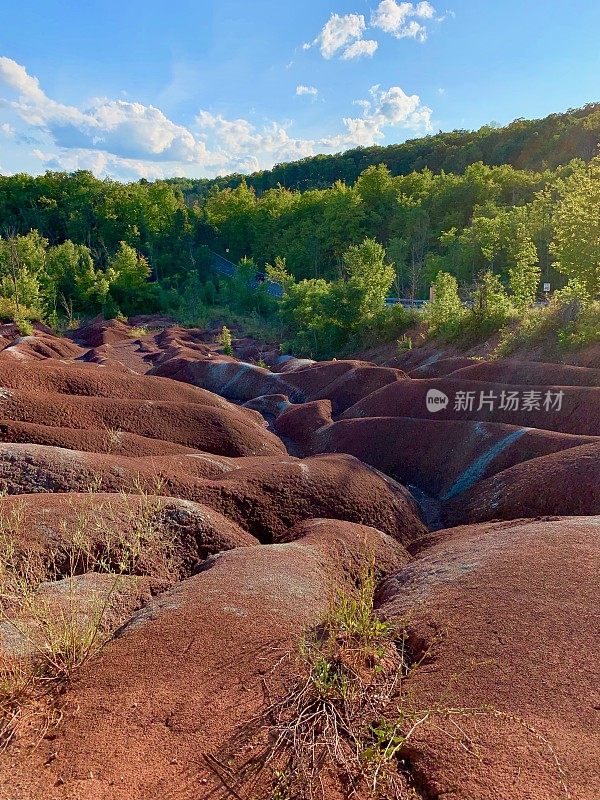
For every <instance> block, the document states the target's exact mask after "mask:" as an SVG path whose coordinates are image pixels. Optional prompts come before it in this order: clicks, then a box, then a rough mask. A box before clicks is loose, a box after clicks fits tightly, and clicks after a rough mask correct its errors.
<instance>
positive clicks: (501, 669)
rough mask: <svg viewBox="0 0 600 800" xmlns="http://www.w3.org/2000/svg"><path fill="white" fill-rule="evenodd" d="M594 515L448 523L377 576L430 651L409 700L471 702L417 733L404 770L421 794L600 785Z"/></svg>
mask: <svg viewBox="0 0 600 800" xmlns="http://www.w3.org/2000/svg"><path fill="white" fill-rule="evenodd" d="M599 525H600V517H591V518H587V519H585V518H575V519H557V520H554V521H550V520H548V521H530V520H522V521H519V522H516V523H514V524H506V523H504V524H496V525H481V526H471V527H467V528H460V529H456V530H452V531H447V532H440V533H439V534H437V535H435V537H433V539H432V542H433V546H431V547H429V548H427V549H425V550H424V552H422V554H421V556H420V558H418V559H417V560H416V561H415V562H413V563H411V564H409V565H408V566H407V567H405V568H404V569H402V570H401V571H400V572H399V573H398V574H397V575H396V576H394V577H393V578H390V579H389V580H388V581H387V582H386V583H385V584H384V585H383V587H382V589H381V590H380V593H379V596H380V612H381V613H382V614H383V615H384V616H386V617H388V618H392V619H397V620H399V621H403V620H405V619H406V616H407V614H408V618H409V620H410V622H409V625H410V639H409V641H410V642H411V643H412V646H413V647H414V649H415V654H416V656H417V657H418V654H420V653H423V652H425V651H426V650H427V651H428V655H427V658H426V660H425V661H424V663H422V664H421V666H420V667H418V668H417V669H416V670H415V671H414V673H413V674H412V676H411V677H410V678H409V679H408V682H407V686H406V691H407V693H408V694H409V696H410V698H411V700H410V702H411V706H412V707H413V708H415V709H421V708H422V709H428V708H429V709H430V708H435V707H436V706H438V705H441V707H442V708H443V709H444V708H445V709H448V708H454V709H473V710H474V711H473V712H471V713H470V712H468V711H465V712H464V713H460V711H459V712H458V713H456V714H455V715H454V716H451V717H449V718H448V717H447V718H444V716H443V714H440V715H439V716H438V717H437V718H435V719H432V722H433V724H428V723H427V722H425V723H424V724H422V725H421V726H420V727H419V730H418V732H415V736H414V737H413V738H412V739H411V742H410V764H409V770H410V772H411V773H412V775H413V776H414V778H415V780H416V782H417V785H418V786H420V787H421V793H422V796H427V797H446V796H448V797H450V796H456V797H457V798H458V797H460V798H469V800H491V799H492V798H502V800H523V798H528V799H529V800H564V798H565V797H572V798H578V800H596V798H598V797H600V739H599V738H598V707H599V705H600V695H599V693H598V681H597V676H598V674H600V650H599V648H598V624H599V618H598V614H597V611H596V609H597V599H598V570H599V568H600V538H599V537H598V530H599ZM438 632H439V633H438ZM477 709H479V712H477V711H476V710H477ZM457 726H458V727H457ZM461 742H462V743H466V746H465V747H463V746H461ZM469 743H470V744H469ZM469 751H470V752H469Z"/></svg>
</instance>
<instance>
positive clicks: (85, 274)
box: [0, 117, 600, 355]
mask: <svg viewBox="0 0 600 800" xmlns="http://www.w3.org/2000/svg"><path fill="white" fill-rule="evenodd" d="M576 119H584V120H585V119H587V117H576ZM599 187H600V161H599V160H598V159H597V158H592V159H591V160H590V161H589V162H586V161H584V160H582V159H574V160H571V161H569V162H568V163H566V164H563V165H561V166H558V167H556V168H554V169H549V168H547V169H543V170H541V171H533V170H523V169H516V168H515V167H513V166H511V165H509V164H502V165H499V166H490V165H487V164H484V163H482V162H481V161H479V162H477V163H474V164H471V165H470V166H467V167H466V168H465V169H464V170H463V171H462V172H460V173H458V172H456V173H455V172H445V171H440V172H434V171H432V170H431V169H429V168H423V169H421V170H418V171H413V172H410V173H409V174H406V175H393V174H392V171H391V170H390V169H389V167H388V166H386V165H385V164H377V165H371V166H368V167H367V168H366V169H365V170H364V171H363V172H362V173H361V174H360V175H358V177H357V179H356V180H355V181H354V182H352V183H346V182H343V181H336V182H335V183H334V184H333V185H332V186H330V187H329V188H320V189H319V188H313V189H308V190H306V191H299V190H295V189H288V188H284V187H282V186H276V187H275V188H269V189H266V190H265V191H263V192H262V193H259V192H257V191H256V189H255V188H254V187H253V186H252V185H251V184H250V182H247V181H245V180H241V181H240V182H239V183H238V184H237V185H235V186H233V187H225V188H221V187H219V186H218V185H213V186H212V188H211V189H210V190H209V192H208V194H207V195H206V197H202V198H200V199H198V198H196V199H193V198H189V197H187V198H186V195H185V193H184V191H183V189H182V186H181V185H179V184H178V183H177V182H173V181H157V182H154V183H150V182H148V181H145V180H142V181H139V182H137V183H129V184H122V183H119V182H116V181H111V180H99V179H97V178H95V177H94V176H93V175H91V174H90V173H88V172H76V173H73V174H66V173H57V172H48V173H46V174H45V175H42V176H38V177H32V176H28V175H13V176H0V236H1V238H0V298H2V299H1V301H0V312H1V314H2V315H3V316H4V317H5V318H6V317H10V316H16V317H19V318H24V319H27V318H29V319H33V318H40V319H46V320H48V321H51V322H54V323H56V322H58V321H59V320H60V319H61V318H62V319H64V318H65V317H66V318H68V319H70V318H73V317H75V316H77V315H91V314H95V313H98V312H99V311H102V312H103V313H105V314H106V315H113V316H114V315H115V314H118V313H124V314H126V315H130V314H135V313H149V312H155V311H161V310H167V311H169V312H171V313H175V314H177V313H181V314H184V312H185V317H186V318H187V319H192V318H193V316H194V309H195V307H198V308H204V307H207V306H214V305H218V304H220V305H221V306H228V307H230V308H234V309H235V310H236V311H238V312H240V313H254V314H255V315H259V316H261V317H271V318H272V317H274V316H276V315H278V316H279V318H280V319H281V320H282V321H283V322H284V324H285V326H286V328H287V330H288V331H290V332H291V334H290V335H291V336H292V339H291V342H292V344H294V345H295V346H296V348H297V349H300V350H303V351H305V352H311V353H312V354H314V355H322V354H327V353H332V352H335V351H336V350H337V349H339V348H340V347H343V346H344V345H345V344H347V342H348V340H349V339H351V338H352V337H354V338H356V337H359V336H360V333H361V331H362V332H365V331H367V330H369V331H370V332H371V333H372V335H373V336H375V335H380V336H388V335H395V333H396V332H397V331H398V330H399V329H400V327H401V324H404V323H405V321H402V320H400V317H401V313H400V311H395V312H390V311H389V310H386V309H385V296H386V294H388V293H389V294H396V295H401V296H408V297H421V298H427V297H428V296H429V287H430V286H431V285H432V284H435V285H436V286H437V288H438V290H439V295H440V296H447V295H448V287H449V286H450V283H451V287H452V292H454V285H455V286H456V295H457V297H458V302H459V304H460V305H461V307H463V306H464V302H463V301H465V300H468V301H469V303H470V304H471V305H474V306H477V303H478V302H479V301H481V302H479V304H480V305H482V304H483V305H482V307H484V306H485V307H487V305H489V304H488V303H487V301H486V302H484V301H485V298H492V297H496V299H497V300H498V298H499V297H500V296H501V295H503V296H505V297H506V301H504V300H502V302H501V303H500V306H502V305H504V307H505V308H508V307H509V306H510V308H511V309H523V308H526V307H527V306H529V305H530V304H531V303H532V302H533V301H534V300H535V299H536V298H539V297H540V296H541V289H542V284H543V283H544V282H548V283H550V284H551V285H552V288H553V289H554V288H561V287H564V286H565V284H567V283H569V282H570V283H569V285H570V287H571V290H572V289H573V287H574V286H576V287H577V292H578V293H579V295H580V296H582V297H584V298H587V299H588V300H589V301H590V302H593V301H595V300H596V299H597V298H598V293H599V291H600V245H599V244H598V242H599V241H600V230H599V228H600V190H599ZM211 250H214V251H217V252H220V253H221V254H223V255H225V256H226V257H227V258H229V259H230V260H232V261H234V262H236V263H239V264H240V269H239V271H238V277H237V278H236V279H235V280H233V281H227V280H224V279H222V278H219V277H218V276H217V275H216V274H215V273H214V272H213V270H212V267H211V256H210V251H211ZM265 271H267V272H268V273H269V274H270V275H271V276H272V277H273V278H274V279H277V280H279V282H281V283H282V284H283V285H285V287H286V292H285V294H284V297H283V299H282V300H281V301H280V302H279V303H277V302H276V301H274V300H273V299H272V298H269V297H268V296H267V294H266V292H265V291H262V290H260V287H259V290H258V291H256V289H255V286H256V276H257V274H259V276H260V273H263V272H265ZM440 276H442V278H440ZM444 276H450V278H451V279H452V281H451V282H450V283H449V282H448V278H446V277H444ZM252 287H254V288H252ZM478 298H479V300H478ZM482 298H483V300H482ZM452 302H454V301H451V302H450V305H452ZM498 302H500V301H498ZM394 314H395V317H394V319H393V320H392V321H391V322H390V319H391V317H392V316H393V315H394ZM327 321H329V322H327ZM461 324H464V320H462V322H461Z"/></svg>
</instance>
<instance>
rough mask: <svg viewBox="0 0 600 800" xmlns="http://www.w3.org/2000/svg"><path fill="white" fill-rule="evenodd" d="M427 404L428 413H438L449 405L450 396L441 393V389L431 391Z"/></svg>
mask: <svg viewBox="0 0 600 800" xmlns="http://www.w3.org/2000/svg"><path fill="white" fill-rule="evenodd" d="M425 402H426V403H427V411H430V412H431V413H432V414H435V413H437V412H438V411H443V409H444V408H446V406H447V405H448V395H447V394H444V393H443V392H440V391H439V389H430V390H429V391H428V392H427V395H426V397H425Z"/></svg>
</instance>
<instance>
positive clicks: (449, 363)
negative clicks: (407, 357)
mask: <svg viewBox="0 0 600 800" xmlns="http://www.w3.org/2000/svg"><path fill="white" fill-rule="evenodd" d="M471 366H473V359H472V358H468V357H467V356H450V357H449V358H437V357H436V356H433V357H431V358H429V359H427V360H426V361H424V362H423V363H422V364H420V365H419V366H418V367H414V368H413V369H411V370H410V372H409V373H408V374H409V375H410V377H411V378H443V377H445V376H446V375H450V373H454V372H457V371H458V370H462V369H464V368H467V367H471ZM477 380H485V378H481V379H480V378H478V379H477Z"/></svg>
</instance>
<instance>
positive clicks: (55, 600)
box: [0, 486, 183, 749]
mask: <svg viewBox="0 0 600 800" xmlns="http://www.w3.org/2000/svg"><path fill="white" fill-rule="evenodd" d="M157 490H158V491H159V490H160V486H158V487H157ZM136 491H137V492H138V493H137V494H127V493H122V494H121V495H117V497H118V498H119V501H120V502H118V503H115V504H114V506H113V504H112V501H108V502H107V501H103V500H98V501H97V502H93V503H92V504H90V505H89V506H86V508H85V509H84V510H81V509H80V508H79V507H75V506H74V507H73V509H72V511H73V513H72V514H68V515H67V517H68V518H69V519H70V522H67V520H66V519H65V520H63V521H62V523H61V524H60V525H59V527H58V531H59V541H58V542H57V543H56V545H54V546H53V547H52V548H49V549H47V550H44V549H40V548H34V549H31V548H29V549H25V550H22V549H20V548H19V546H18V545H17V543H18V542H22V541H24V540H26V538H27V537H26V536H25V535H24V529H25V525H26V515H25V507H24V505H23V504H21V503H19V502H13V501H11V502H10V503H9V504H8V506H5V504H4V503H2V499H3V498H0V622H1V623H2V625H3V628H4V631H5V633H6V632H8V635H10V636H11V637H12V639H13V646H12V650H11V652H8V651H6V652H2V653H0V749H1V748H2V747H3V746H6V745H7V744H8V743H9V742H10V740H11V739H12V737H13V736H14V734H15V732H16V731H17V729H18V727H19V725H21V724H22V723H23V722H24V721H25V720H26V719H29V718H30V716H31V714H33V713H34V709H35V708H38V707H40V703H39V700H40V699H41V698H42V697H45V698H46V699H48V696H49V695H50V696H53V693H54V692H56V691H58V690H59V688H60V686H61V685H63V684H64V683H65V682H68V681H69V680H70V679H71V677H72V676H73V674H74V673H75V672H76V671H77V670H78V669H79V668H80V667H81V666H82V665H83V664H84V663H85V662H86V661H88V660H89V659H90V658H91V657H93V656H94V655H95V654H96V653H98V652H99V650H100V649H101V648H102V646H103V645H104V643H105V642H106V640H107V639H108V638H109V637H110V635H111V633H112V631H113V630H114V627H115V626H116V625H118V624H119V619H118V615H117V614H116V612H115V611H114V609H115V607H116V603H115V601H116V599H117V597H118V595H119V594H120V593H121V591H122V588H123V580H124V576H126V575H150V576H152V577H155V578H157V579H159V580H161V581H162V582H163V583H164V584H165V585H169V584H172V583H175V582H176V581H177V580H178V579H179V578H180V577H181V576H182V572H183V562H182V560H181V557H180V555H179V553H178V551H177V547H176V542H175V539H174V536H173V535H172V534H171V533H170V532H169V529H168V526H167V525H165V524H164V520H163V516H162V515H163V509H164V504H163V500H162V498H160V497H156V496H154V495H149V494H148V493H146V492H144V490H143V488H142V487H141V486H140V487H136ZM91 494H92V495H93V491H92V492H91ZM90 573H91V574H94V573H95V574H97V575H98V576H99V580H98V583H97V584H95V583H93V584H92V585H91V587H87V588H86V587H85V586H84V589H83V591H84V594H83V595H82V592H81V588H80V587H81V584H80V582H79V581H80V579H81V576H83V575H84V574H90ZM57 581H60V584H57V583H56V582H57ZM55 587H57V590H56V591H55ZM82 597H83V598H84V600H82ZM50 699H51V697H50ZM41 705H42V706H44V707H46V706H47V708H48V710H49V713H50V712H52V703H51V702H48V703H42V704H41ZM39 722H40V725H41V726H42V727H44V726H45V725H47V723H48V720H47V719H40V720H39Z"/></svg>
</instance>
